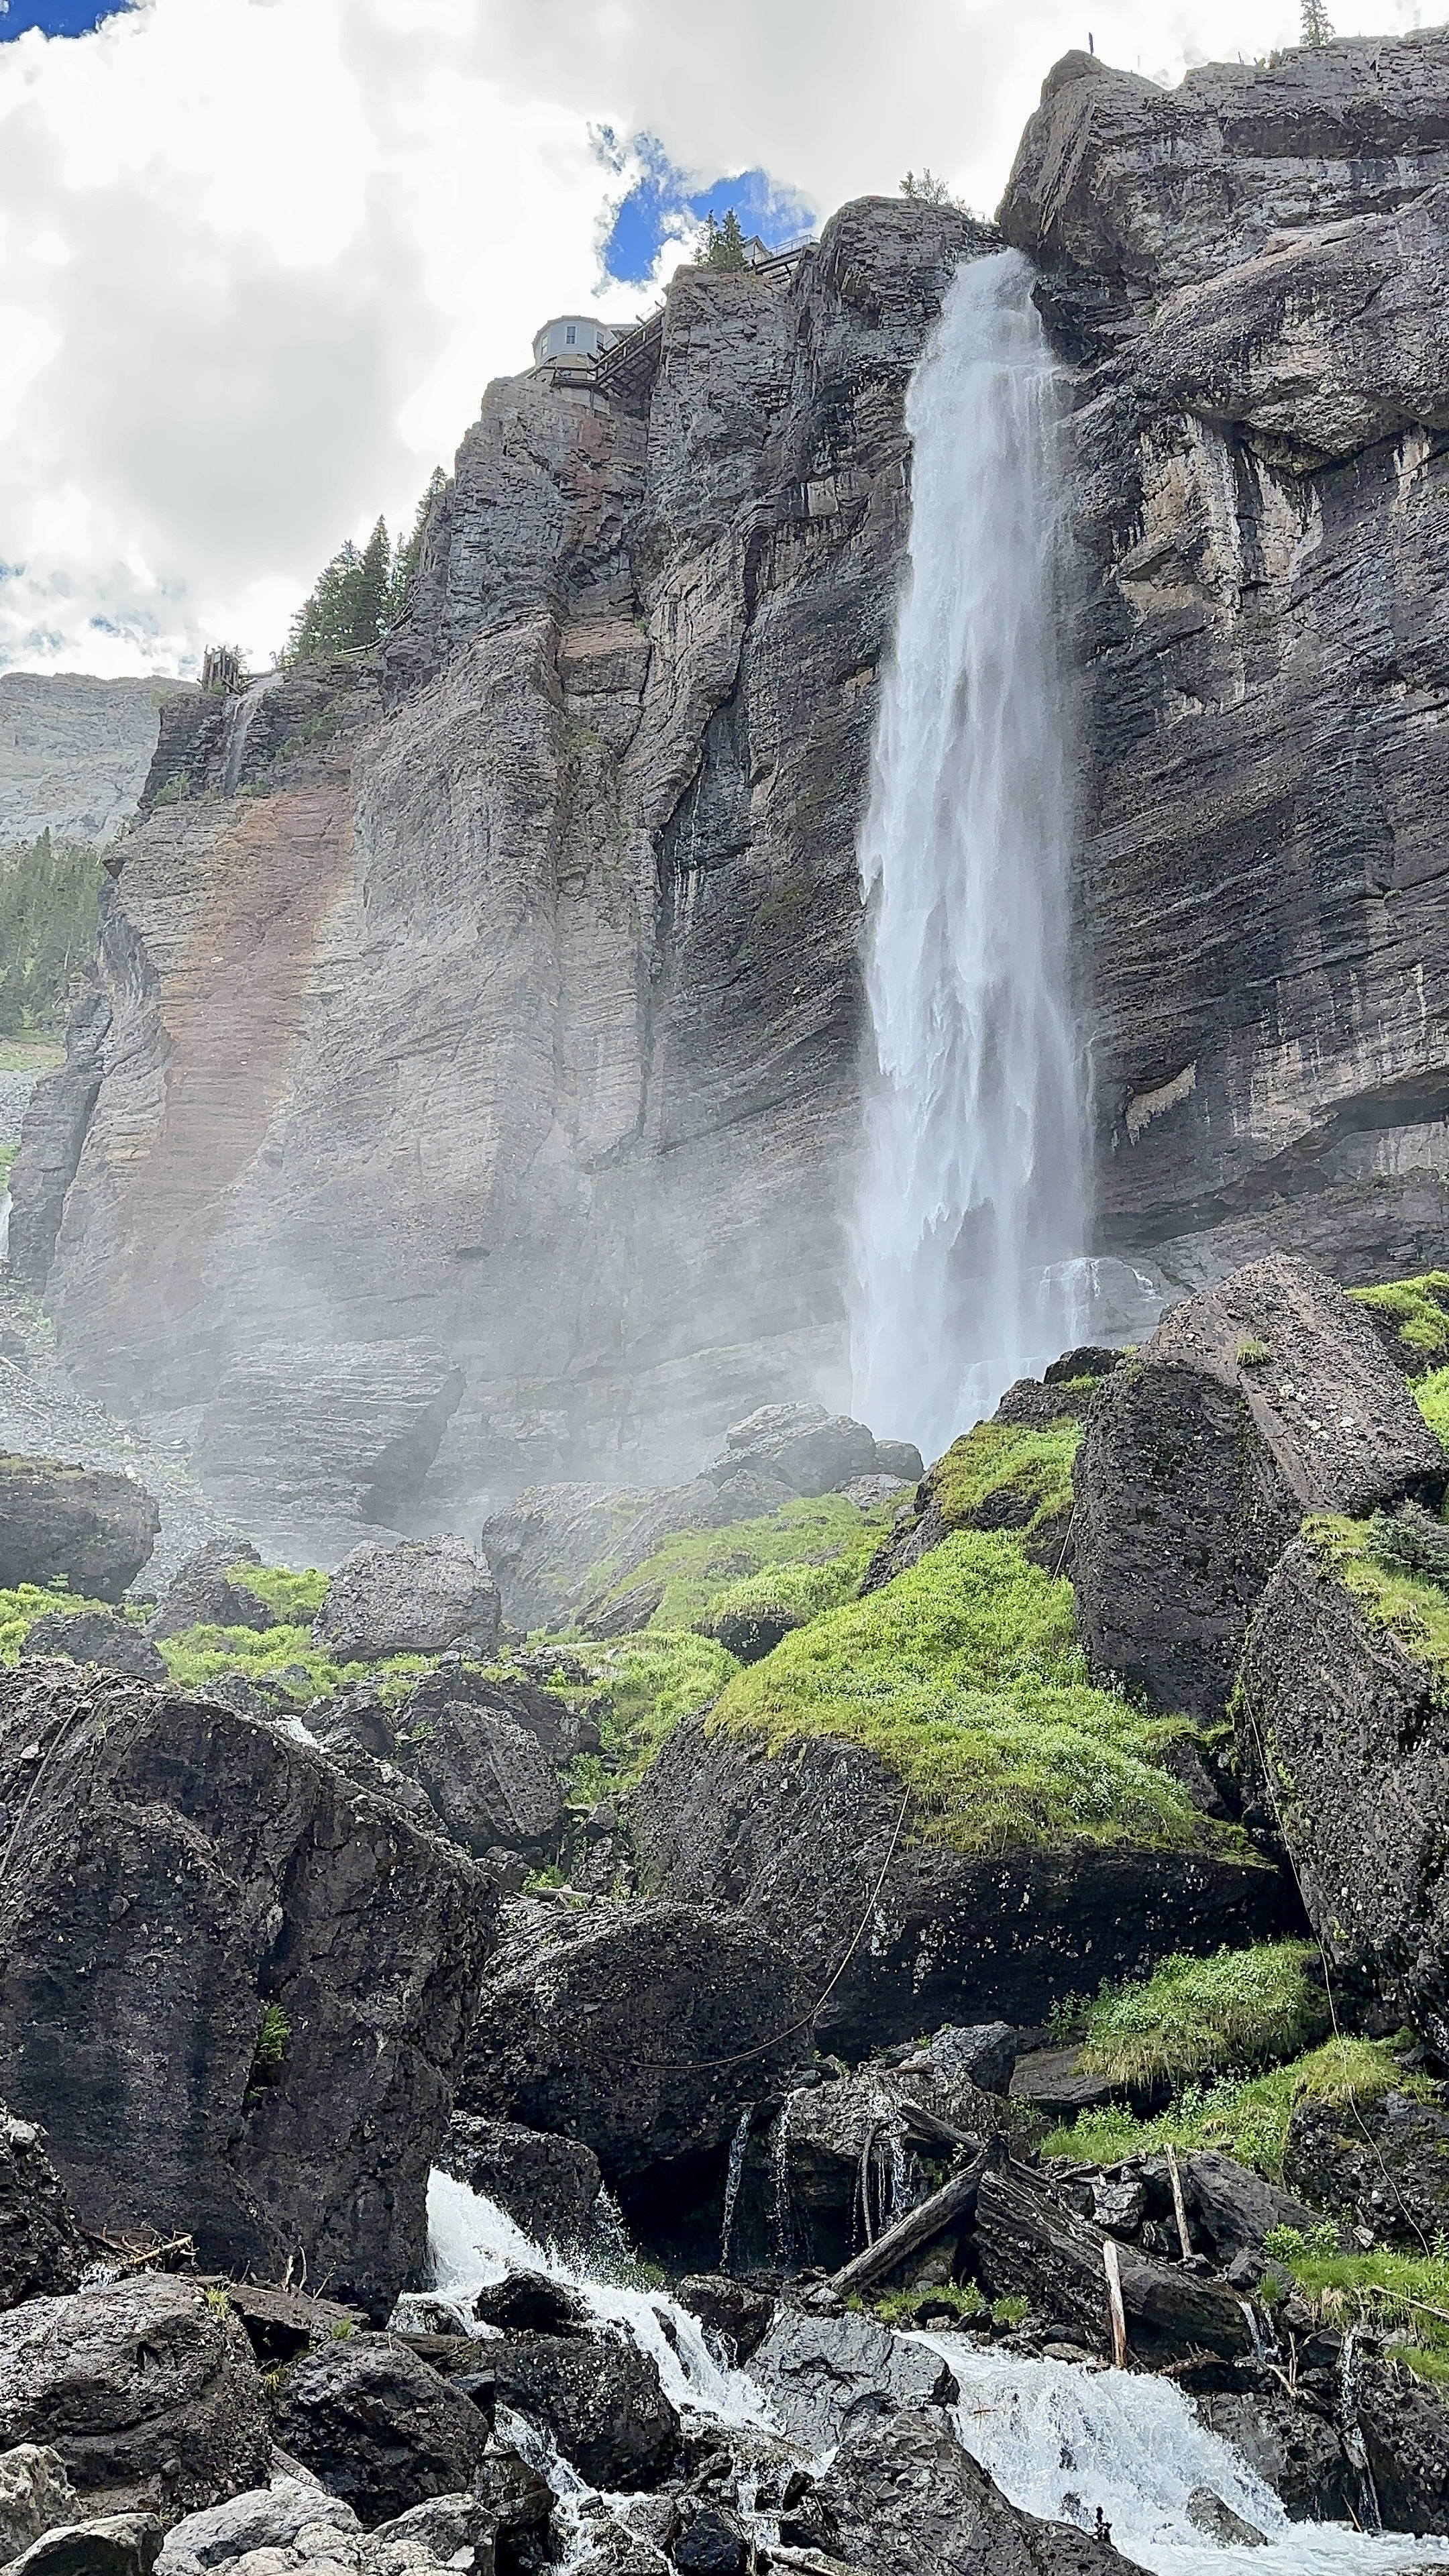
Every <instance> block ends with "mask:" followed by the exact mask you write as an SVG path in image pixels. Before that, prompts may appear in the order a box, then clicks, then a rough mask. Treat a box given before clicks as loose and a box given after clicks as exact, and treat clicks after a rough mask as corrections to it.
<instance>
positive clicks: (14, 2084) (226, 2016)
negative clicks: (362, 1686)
mask: <svg viewBox="0 0 1449 2576" xmlns="http://www.w3.org/2000/svg"><path fill="white" fill-rule="evenodd" d="M0 1798H3V1799H4V1800H5V1802H6V1803H7V1805H9V1807H10V1809H11V1812H12V1814H14V1815H15V1816H16V1817H17V1825H18V1831H17V1840H16V1843H15V1846H14V1850H13V1852H12V1866H11V1868H10V1870H9V1872H8V1874H7V1876H6V1878H5V1881H4V1884H3V1890H0V1931H3V1943H4V1951H5V1957H6V1974H5V1978H4V1981H3V1987H0V2037H3V2044H4V2048H5V2052H6V2083H7V2086H8V2089H9V2094H10V2100H11V2106H12V2109H13V2110H14V2111H15V2112H16V2113H17V2114H18V2115H20V2116H22V2117H30V2118H37V2119H42V2120H45V2121H46V2123H47V2125H48V2126H50V2127H51V2129H52V2136H51V2152H52V2155H53V2156H54V2157H55V2158H56V2160H57V2166H58V2170H59V2172H60V2174H61V2176H62V2179H63V2180H64V2181H65V2183H66V2185H67V2187H68V2189H69V2191H70V2193H71V2195H72V2198H73V2201H74V2203H75V2206H76V2209H77V2212H78V2215H79V2216H80V2217H81V2219H82V2220H83V2221H84V2220H87V2219H88V2220H89V2221H90V2222H91V2223H92V2224H94V2225H97V2226H107V2227H109V2228H112V2229H115V2228H121V2229H126V2228H130V2229H132V2230H145V2229H154V2230H156V2231H157V2232H158V2234H160V2235H162V2236H165V2235H169V2234H174V2233H177V2232H189V2233H191V2234H193V2235H194V2236H195V2238H196V2241H197V2245H198V2247H199V2249H200V2250H201V2251H202V2253H203V2256H204V2258H205V2259H208V2260H209V2261H211V2262H213V2263H215V2264H218V2265H221V2266H231V2265H238V2266H240V2265H242V2264H244V2263H247V2262H252V2263H254V2264H258V2265H260V2266H261V2267H262V2268H264V2269H275V2270H276V2271H278V2272H280V2271H281V2270H282V2268H283V2267H284V2266H285V2264H286V2261H287V2258H288V2256H289V2255H295V2254H296V2252H297V2249H298V2248H299V2247H300V2248H303V2249H305V2250H306V2251H307V2254H308V2260H309V2264H310V2268H311V2271H312V2275H313V2277H314V2278H315V2277H318V2276H319V2275H320V2276H322V2277H325V2278H327V2279H329V2281H330V2283H331V2285H332V2287H333V2290H334V2294H337V2293H340V2294H343V2295H345V2296H349V2297H351V2298H353V2299H355V2300H356V2301H357V2303H358V2304H359V2305H361V2306H363V2307H365V2308H366V2309H368V2310H369V2311H370V2312H371V2313H378V2312H381V2313H383V2314H386V2312H387V2310H388V2309H389V2308H390V2307H391V2304H392V2301H393V2298H394V2297H395V2295H396V2292H397V2290H398V2288H399V2287H400V2286H401V2284H402V2281H403V2280H404V2279H405V2278H406V2277H407V2276H408V2275H409V2274H410V2273H411V2272H412V2271H414V2270H415V2269H416V2267H417V2266H418V2264H419V2263H420V2262H421V2260H422V2256H423V2249H424V2207H423V2195H424V2186H425V2179H426V2173H427V2168H428V2163H429V2159H430V2157H431V2153H432V2149H433V2147H434V2145H435V2144H436V2142H437V2141H438V2139H439V2138H440V2137H441V2135H442V2132H443V2129H444V2127H445V2126H446V2122H447V2116H448V2111H449V2107H450V2100H451V2092H452V2085H453V2081H454V2069H455V2063H456V2059H457V2056H458V2053H459V2051H460V2049H461V2046H462V2043H463V2040H464V2038H465V2035H466V2032H467V2029H468V2026H469V2022H470V2020H471V2017H472V2013H473V2010H474V2007H475V2002H476V1995H477V1979H478V1975H479V1972H480V1970H481V1967H482V1963H483V1960H484V1958H485V1957H486V1955H487V1951H488V1948H489V1945H490V1942H491V1940H492V1937H493V1924H494V1904H495V1899H494V1897H493V1895H492V1891H491V1889H490V1887H489V1886H488V1884H487V1883H486V1881H484V1880H482V1879H481V1878H480V1877H479V1876H478V1875H477V1874H476V1873H475V1872H474V1870H473V1867H472V1865H471V1863H470V1862H469V1861H468V1860H467V1859H466V1858H465V1856H464V1855H463V1854H461V1853H458V1852H456V1851H454V1850H453V1849H451V1847H450V1846H448V1845H447V1844H445V1843H442V1842H440V1841H438V1840H435V1839H434V1838H432V1837H430V1836H427V1835H421V1834H418V1833H417V1832H416V1831H415V1829H414V1828H412V1827H411V1826H409V1825H407V1824H406V1823H404V1822H403V1821H402V1820H401V1819H400V1818H399V1817H398V1815H397V1814H396V1812H395V1811H393V1810H391V1809H388V1808H384V1807H381V1806H378V1805H377V1804H375V1803H374V1802H372V1801H370V1800H369V1799H367V1798H366V1797H364V1796H363V1795H362V1794H361V1793H360V1792H359V1791H357V1790H355V1789H353V1787H352V1786H351V1784H350V1783H349V1782H348V1781H346V1780H345V1779H344V1778H343V1777H342V1775H341V1774H340V1773H339V1772H337V1771H336V1770H335V1769H333V1767H332V1766H331V1765H330V1764H328V1763H327V1762H325V1761H324V1760H323V1759H322V1757H321V1756H320V1755H318V1754H316V1753H314V1752H312V1751H310V1750H309V1749H308V1748H306V1747H305V1746H303V1745H301V1744H299V1743H297V1742H295V1741H294V1740H293V1739H292V1738H291V1737H290V1736H288V1735H286V1734H284V1733H282V1732H281V1731H280V1730H278V1729H276V1728H274V1727H268V1726H264V1725H259V1724H256V1723H254V1722H253V1721H251V1720H248V1719H245V1718H240V1717H236V1716H233V1715H232V1714H231V1713H230V1712H228V1711H226V1710H224V1709H222V1708H220V1707H218V1706H217V1705H216V1704H214V1703H211V1702H207V1701H202V1700H194V1699H188V1698H186V1697H185V1696H184V1695H182V1694H181V1693H178V1692H173V1691H168V1690H153V1689H150V1688H148V1687H147V1686H146V1685H145V1684H142V1683H124V1682H119V1681H101V1682H98V1681H97V1680H96V1679H95V1677H94V1676H87V1677H85V1678H84V1679H83V1678H82V1676H81V1675H80V1674H78V1673H77V1672H76V1671H75V1669H74V1668H73V1667H71V1666H68V1665H52V1666H37V1667H33V1668H28V1669H27V1668H22V1669H21V1670H20V1671H18V1672H10V1673H3V1672H0ZM157 1958H160V1959H162V1960H164V1962H165V1967H164V1973H161V1972H158V1971H157V1970H155V1969H154V1968H153V1967H152V1966H151V1965H149V1964H148V1963H149V1962H152V1961H154V1960H156V1959H157ZM269 2014H270V2019H268V2018H267V2016H268V2015H269ZM158 2067H165V2068H166V2069H168V2070H169V2072H168V2075H167V2079H166V2081H165V2082H164V2083H163V2082H161V2081H159V2080H158V2078H157V2075H156V2073H155V2069H157V2068H158Z"/></svg>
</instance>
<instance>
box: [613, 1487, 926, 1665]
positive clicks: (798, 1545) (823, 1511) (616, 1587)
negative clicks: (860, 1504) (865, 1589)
mask: <svg viewBox="0 0 1449 2576" xmlns="http://www.w3.org/2000/svg"><path fill="white" fill-rule="evenodd" d="M891 1518H892V1510H891V1506H890V1505H889V1504H888V1503H887V1504H882V1505H880V1506H878V1507H877V1509H876V1510H874V1511H871V1512H862V1511H859V1510H857V1508H856V1506H855V1504H854V1503H849V1502H847V1501H846V1499H845V1496H844V1495H843V1494H819V1495H816V1496H814V1497H812V1498H811V1499H810V1500H809V1501H801V1502H792V1503H783V1504H782V1505H781V1507H780V1509H779V1510H778V1511H777V1512H770V1513H769V1514H768V1515H767V1516H766V1517H765V1518H763V1519H761V1520H754V1521H736V1522H735V1523H734V1524H733V1525H732V1526H731V1527H730V1528H729V1529H715V1530H679V1531H676V1532H675V1534H674V1535H673V1536H672V1537H670V1538H666V1539H664V1540H662V1541H661V1543H660V1545H659V1546H658V1547H657V1548H656V1549H655V1551H654V1554H653V1555H652V1556H651V1557H649V1558H647V1559H646V1560H645V1562H644V1564H642V1565H636V1566H635V1567H633V1569H632V1570H631V1571H630V1572H629V1573H628V1574H624V1575H620V1576H618V1577H617V1579H615V1576H614V1569H613V1567H612V1566H611V1565H610V1564H609V1563H608V1562H607V1561H605V1562H602V1563H601V1564H599V1565H598V1566H596V1567H595V1568H594V1570H593V1574H592V1577H591V1582H592V1584H593V1585H594V1586H596V1587H597V1591H598V1592H600V1593H604V1594H605V1597H606V1598H613V1597H615V1596H617V1595H618V1594H619V1593H622V1592H633V1591H635V1590H638V1589H642V1588H643V1586H644V1585H645V1584H653V1583H662V1584H663V1586H664V1597H663V1599H662V1600H661V1602H660V1604H659V1607H658V1609H657V1610H656V1611H655V1612H654V1614H653V1616H652V1618H651V1619H650V1621H649V1628H650V1630H651V1632H655V1633H657V1632H658V1631H660V1630H664V1629H674V1628H694V1627H697V1626H698V1625H699V1623H700V1622H701V1621H702V1620H704V1619H707V1618H708V1617H709V1615H710V1613H711V1611H712V1610H713V1609H714V1608H715V1605H716V1603H717V1602H718V1601H719V1600H720V1598H721V1596H722V1595H723V1594H725V1593H727V1592H728V1591H729V1590H730V1589H731V1587H732V1586H734V1585H736V1584H739V1583H741V1582H745V1581H748V1580H750V1579H751V1578H753V1577H757V1576H759V1575H763V1574H768V1573H773V1572H775V1571H777V1570H778V1569H781V1568H784V1567H793V1568H796V1569H805V1568H811V1567H813V1568H816V1569H820V1568H823V1567H825V1566H831V1567H833V1568H834V1569H835V1571H834V1574H833V1575H832V1577H831V1581H832V1582H833V1583H838V1584H839V1585H841V1586H843V1587H845V1589H846V1590H847V1591H853V1590H854V1588H855V1586H856V1584H858V1583H859V1581H860V1578H861V1576H862V1574H863V1573H864V1572H865V1569H866V1567H867V1566H868V1565H869V1563H870V1560H871V1558H872V1556H873V1555H874V1554H875V1551H876V1549H877V1548H878V1547H879V1545H880V1542H881V1539H882V1538H883V1536H884V1535H885V1532H886V1531H887V1529H888V1528H889V1527H890V1523H891Z"/></svg>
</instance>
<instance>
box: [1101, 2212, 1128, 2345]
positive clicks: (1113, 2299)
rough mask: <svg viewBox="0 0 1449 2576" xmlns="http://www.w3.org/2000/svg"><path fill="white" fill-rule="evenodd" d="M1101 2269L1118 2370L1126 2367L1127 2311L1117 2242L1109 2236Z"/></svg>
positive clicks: (1104, 2248) (1103, 2249) (1103, 2250)
mask: <svg viewBox="0 0 1449 2576" xmlns="http://www.w3.org/2000/svg"><path fill="white" fill-rule="evenodd" d="M1102 2269H1103V2271H1104V2272H1105V2273H1106V2275H1107V2315H1108V2318H1109V2319H1110V2321H1111V2327H1112V2359H1113V2362H1114V2363H1115V2365H1116V2367H1117V2369H1118V2370H1125V2369H1126V2367H1127V2311H1126V2309H1125V2308H1124V2307H1123V2305H1122V2270H1121V2265H1120V2264H1119V2262H1118V2259H1117V2240H1116V2238H1115V2237H1113V2236H1109V2237H1108V2238H1107V2241H1106V2243H1105V2245H1104V2246H1103V2248H1102Z"/></svg>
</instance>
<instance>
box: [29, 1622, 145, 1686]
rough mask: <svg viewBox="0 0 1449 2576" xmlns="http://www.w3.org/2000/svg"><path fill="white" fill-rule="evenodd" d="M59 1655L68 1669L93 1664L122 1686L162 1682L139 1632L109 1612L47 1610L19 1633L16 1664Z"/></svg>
mask: <svg viewBox="0 0 1449 2576" xmlns="http://www.w3.org/2000/svg"><path fill="white" fill-rule="evenodd" d="M56 1655H65V1656H67V1657H68V1658H69V1660H70V1662H71V1663H73V1664H95V1665H98V1666H99V1668H100V1670H101V1671H102V1672H106V1673H120V1674H123V1675H124V1676H125V1678H126V1679H127V1680H128V1681H134V1682H164V1680H165V1679H166V1666H165V1663H164V1662H163V1660H162V1658H161V1656H160V1655H159V1654H158V1653H157V1651H156V1648H155V1646H154V1645H153V1644H152V1642H151V1639H150V1637H149V1636H148V1635H147V1633H146V1631H145V1629H144V1628H138V1627H137V1625H136V1623H135V1621H134V1620H133V1619H124V1618H122V1617H121V1615H120V1613H119V1612H118V1611H115V1610H48V1611H47V1612H46V1614H45V1616H44V1618H43V1619H37V1620H36V1621H35V1623H34V1625H33V1627H30V1628H28V1629H27V1630H26V1632H25V1639H24V1643H23V1644H22V1646H21V1649H20V1660H21V1662H22V1663H26V1664H35V1663H44V1662H45V1661H46V1660H47V1659H48V1658H51V1657H54V1656H56Z"/></svg>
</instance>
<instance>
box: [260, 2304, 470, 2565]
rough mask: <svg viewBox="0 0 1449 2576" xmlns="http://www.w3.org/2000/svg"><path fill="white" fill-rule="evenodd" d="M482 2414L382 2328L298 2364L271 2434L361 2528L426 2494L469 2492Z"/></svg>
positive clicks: (288, 2380) (329, 2347)
mask: <svg viewBox="0 0 1449 2576" xmlns="http://www.w3.org/2000/svg"><path fill="white" fill-rule="evenodd" d="M489 2430H490V2427H489V2420H488V2417H487V2415H486V2414H485V2413H483V2412H482V2411H481V2410H480V2409H479V2408H478V2407H477V2406H475V2405H474V2404H473V2403H472V2401H471V2399H470V2398H468V2397H466V2396H464V2395H463V2394H462V2393H461V2392H460V2391H459V2390H458V2389H457V2388H455V2387H453V2386H452V2385H451V2384H450V2383H449V2382H448V2381H447V2380H446V2379H444V2378H442V2377H440V2375H439V2373H438V2372H437V2371H435V2370H430V2369H429V2368H428V2366H427V2364H426V2363H425V2362H422V2361H419V2360H418V2359H417V2357H416V2355H415V2354H413V2353H411V2352H409V2351H408V2350H407V2349H406V2348H405V2347H403V2346H402V2345H400V2344H398V2343H396V2342H394V2340H393V2339H392V2338H391V2337H390V2336H388V2335H372V2334H362V2335H350V2336H349V2337H347V2339H346V2340H345V2341H343V2342H340V2343H330V2344H324V2345H323V2346H322V2347H321V2348H320V2349H319V2350H316V2351H313V2352H310V2353H307V2354H306V2355H304V2356H303V2357H302V2358H301V2359H299V2360H297V2361H295V2362H294V2363H293V2364H292V2365H291V2367H290V2369H289V2370H288V2371H287V2374H286V2377H285V2379H284V2381H283V2384H282V2390H281V2396H280V2400H279V2403H278V2408H277V2416H276V2438H277V2440H278V2442H279V2443H280V2445H281V2447H282V2449H283V2450H284V2451H286V2452H287V2453H288V2454H289V2456H290V2457H291V2458H293V2459H294V2460H299V2461H300V2462H301V2463H302V2466H303V2467H304V2468H306V2469H310V2470H311V2472H312V2474H313V2475H314V2477H317V2478H319V2479H320V2480H321V2482H322V2484H323V2485H324V2486H325V2487H326V2488H327V2490H328V2492H329V2494H331V2495H335V2496H340V2497H341V2498H342V2500H343V2502H344V2503H345V2504H348V2505H350V2506H351V2507H352V2510H353V2512H354V2513H355V2514H356V2515H357V2517H358V2520H359V2521H360V2522H361V2523H362V2524H363V2526H364V2527H365V2528H366V2529H367V2530H372V2529H374V2528H375V2527H376V2525H377V2524H378V2523H382V2522H390V2521H392V2520H393V2518H394V2517H395V2516H396V2515H398V2514H400V2513H404V2512H406V2510H407V2509H408V2507H409V2506H411V2505H418V2504H422V2503H424V2502H425V2501H426V2500H427V2499H428V2498H430V2497H433V2496H443V2495H450V2496H451V2495H458V2494H460V2493H466V2492H467V2490H468V2488H469V2487H470V2486H471V2484H472V2481H473V2477H474V2473H475V2471H476V2470H477V2468H478V2467H479V2466H480V2464H481V2462H482V2460H483V2456H484V2453H485V2452H486V2450H487V2447H488V2435H489Z"/></svg>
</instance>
